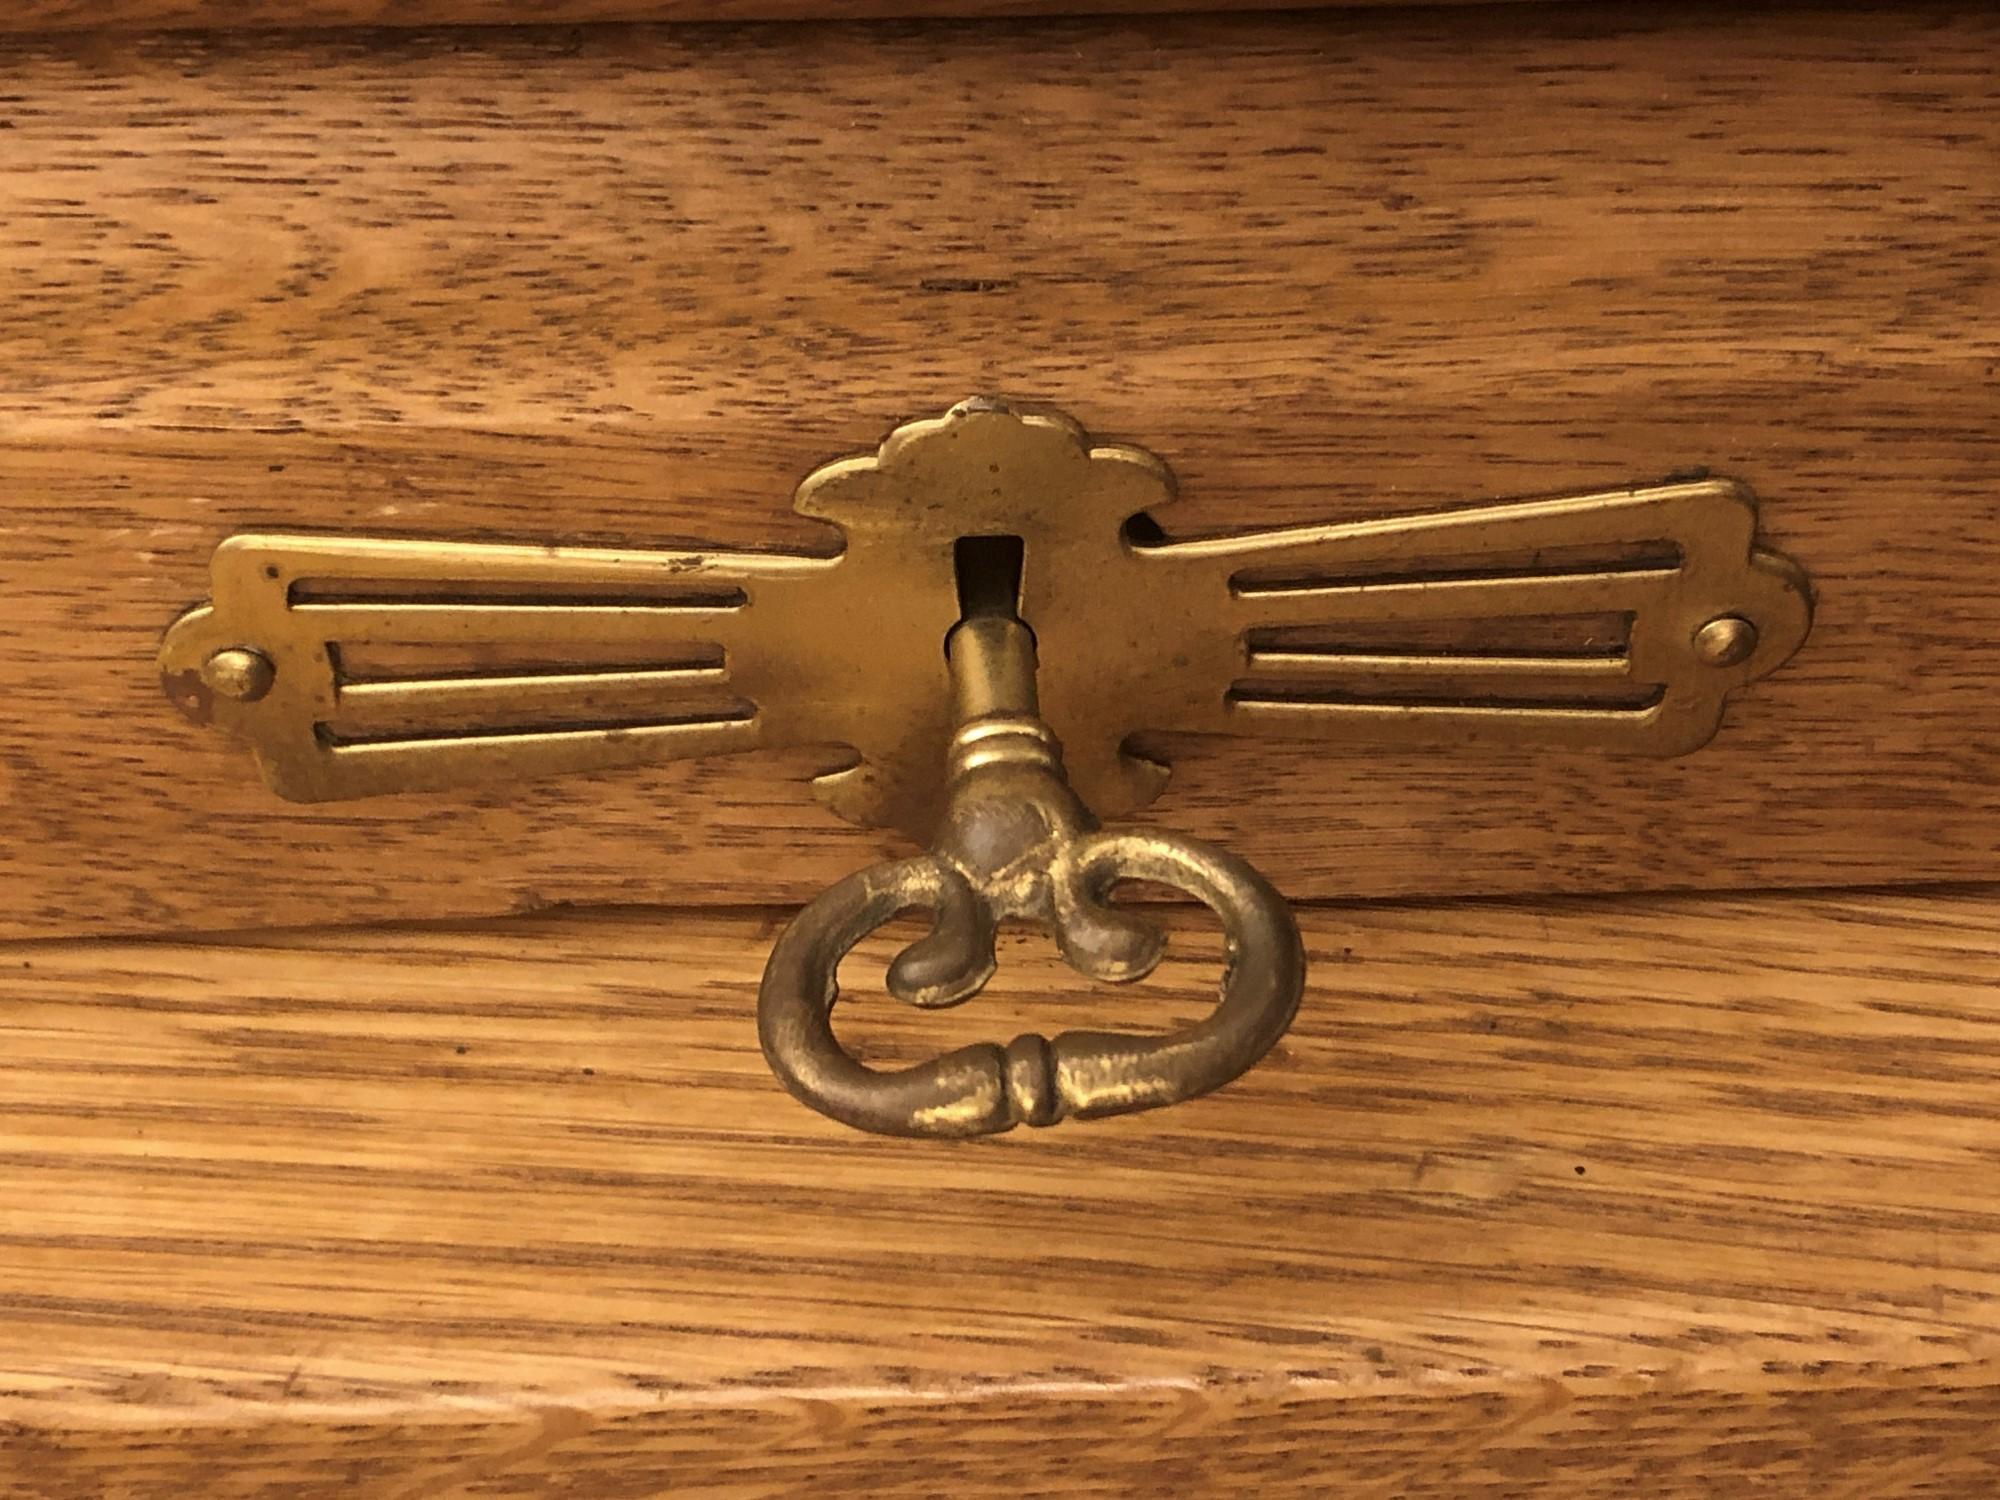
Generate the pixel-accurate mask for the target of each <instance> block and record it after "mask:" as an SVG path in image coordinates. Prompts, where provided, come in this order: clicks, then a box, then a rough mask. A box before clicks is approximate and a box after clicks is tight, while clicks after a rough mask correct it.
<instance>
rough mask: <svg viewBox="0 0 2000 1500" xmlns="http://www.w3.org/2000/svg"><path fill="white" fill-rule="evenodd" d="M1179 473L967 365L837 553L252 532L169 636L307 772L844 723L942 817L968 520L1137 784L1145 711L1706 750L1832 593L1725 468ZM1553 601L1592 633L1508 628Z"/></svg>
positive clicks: (479, 766) (344, 793)
mask: <svg viewBox="0 0 2000 1500" xmlns="http://www.w3.org/2000/svg"><path fill="white" fill-rule="evenodd" d="M1173 493H1174V485H1173V479H1172V476H1171V475H1170V474H1169V473H1168V471H1167V469H1166V467H1165V466H1164V465H1163V464H1162V463H1160V461H1159V460H1158V459H1156V458H1154V457H1153V456H1152V455H1150V454H1148V453H1145V452H1143V451H1142V450H1140V449H1137V448H1131V447H1125V446H1102V445H1099V446H1093V445H1092V444H1091V443H1090V441H1089V439H1088V438H1087V437H1086V436H1085V434H1084V433H1083V431H1082V430H1081V429H1080V428H1079V427H1077V426H1076V424H1075V423H1073V422H1071V421H1069V420H1068V419H1067V418H1065V417H1062V416H1059V415H1056V414H1054V413H1049V412H1027V411H1019V410H1015V409H1013V408H1010V407H1007V406H1004V405H1001V404H999V403H995V402H990V401H974V402H967V403H965V404H964V405H961V406H959V407H957V408H955V409H954V410H953V411H951V412H949V413H947V414H946V415H945V416H943V417H939V418H934V419H931V420H927V421H920V422H913V423H910V424H909V425H907V426H904V427H900V428H898V429H897V430H896V431H895V432H893V433H892V434H890V436H889V438H888V440H887V441H886V442H884V443H883V445H882V447H881V450H880V451H879V452H878V453H876V454H873V455H870V456H867V457H862V458H850V459H843V460H841V461H839V462H837V463H832V464H829V465H827V466H826V467H824V468H822V469H820V470H818V471H817V472H816V473H814V474H813V475H812V476H811V477H809V478H808V479H807V480H806V481H805V483H804V484H803V485H801V486H800V488H799V493H798V497H797V500H796V502H795V504H796V508H797V510H798V511H799V513H800V514H801V515H805V516H809V517H813V518H815V519H818V520H822V521H828V522H831V523H833V524H834V525H836V526H837V527H839V529H840V532H841V534H842V536H843V538H844V546H842V547H841V548H840V549H839V550H838V551H836V552H834V553H833V554H832V555H827V556H809V555H801V554H796V553H729V552H711V551H684V550H654V549H629V550H628V549H611V548H590V547H541V546H506V545H494V544H483V543H465V542H441V541H416V540H397V539H386V538H374V537H341V536H299V535H282V534H255V533H253V534H245V535H238V536H233V537H231V538H229V539H228V540H226V541H225V542H223V543H222V545H221V546H220V547H219V548H218V549H217V550H216V553H215V558H214V563H213V582H214V599H213V602H212V603H210V604H207V605H204V606H202V607H201V608H198V609H196V610H193V611H191V612H190V613H189V614H187V615H185V616H183V617H182V618H181V619H180V620H179V621H178V622H176V623H175V625H174V627H173V628H172V629H171V630H170V631H169V632H168V634H167V638H166V642H165V645H164V647H163V648H162V652H161V658H160V662H161V670H162V672H163V674H164V676H165V678H166V681H167V684H168V691H169V693H170V695H171V696H173V697H174V698H175V700H176V701H177V702H179V703H180V704H181V705H182V707H183V708H184V709H186V710H187V711H189V712H190V713H191V714H193V715H194V716H195V717H197V718H198V719H202V720H204V721H206V720H212V721H213V722H214V723H215V724H217V725H218V726H220V727H221V728H223V729H226V730H228V731H229V732H231V733H233V734H235V735H238V736H240V737H241V738H243V739H244V740H246V741H248V742H249V744H250V746H251V747H252V749H253V750H254V751H255V752H256V755H257V759H258V762H259V764H260V765H261V767H262V769H263V773H264V776H265V779H266V780H267V781H268V782H269V783H270V785H271V787H272V789H273V790H275V791H276V792H278V793H279V795H281V796H284V797H288V798H292V799H294V800H298V801H307V802H312V801H321V800H326V799H332V798H342V797H362V796H371V795H374V794H378V793H385V792H410V791H426V790H438V789H443V788H448V787H456V786H465V785H472V784H479V783H483V782H486V781H490V780H494V779H497V778H502V777H521V776H549V775H555V774H559V773H565V772H577V771H601V770H606V769H610V768H613V767H620V766H633V765H642V764H647V763H652V762H657V761H664V760H676V759H682V758H685V757H689V756H706V755H720V754H728V753H731V752H734V751H742V750H754V749H760V748H767V747H773V746H798V745H827V746H846V747H848V750H849V754H850V756H851V758H852V764H850V765H848V766H847V767H846V768H844V769H840V770H835V771H833V772H831V773H830V774H828V775H825V776H822V777H820V778H819V780H818V781H817V782H816V790H817V791H818V793H819V795H820V796H821V798H822V799H823V800H825V801H826V802H827V803H828V804H829V805H830V806H831V807H833V808H834V810H835V811H837V812H839V813H840V814H841V815H842V816H844V817H847V818H849V819H851V820H853V821H855V822H859V823H864V824H877V825H882V824H886V825H891V826H894V827H897V828H900V829H902V830H904V831H905V832H907V833H909V834H911V835H912V836H913V837H916V838H919V839H921V838H924V837H926V836H927V835H928V834H929V832H930V830H931V829H932V828H934V827H935V826H936V824H937V821H938V818H939V817H940V816H941V814H942V813H943V811H944V802H945V780H944V772H943V767H944V765H945V761H946V750H947V748H948V746H949V744H950V741H951V736H952V729H953V725H952V720H951V712H950V702H951V688H950V683H949V681H948V680H947V677H946V668H945V662H944V653H943V651H942V650H941V649H940V647H939V642H941V641H942V640H943V639H944V637H945V633H946V632H947V631H948V630H950V629H951V627H952V625H953V624H954V623H955V622H956V620H957V619H958V617H959V613H960V610H959V600H958V594H957V578H956V573H955V571H954V564H953V556H954V547H955V546H956V544H957V543H958V542H959V541H960V539H961V538H968V537H1013V538H1019V540H1020V543H1021V546H1022V548H1023V567H1022V573H1021V581H1020V595H1019V599H1018V607H1019V613H1020V615H1021V617H1022V618H1023V619H1025V620H1026V621H1027V622H1028V623H1029V625H1030V626H1031V628H1033V630H1034V631H1035V634H1036V637H1037V640H1038V642H1039V644H1040V651H1041V661H1042V666H1041V674H1040V689H1041V701H1042V712H1043V715H1044V717H1045V718H1046V719H1047V721H1048V723H1049V724H1050V726H1051V727H1052V728H1053V729H1054V731H1055V733H1056V734H1057V735H1058V736H1059V737H1060V738H1061V740H1062V742H1063V744H1064V746H1065V747H1066V760H1067V763H1068V768H1069V776H1070V780H1071V782H1072V784H1073V785H1074V786H1075V787H1076V789H1077V791H1078V793H1079V795H1081V796H1082V798H1083V799H1084V801H1085V802H1086V803H1087V804H1089V805H1090V806H1091V807H1093V808H1095V809H1097V810H1098V812H1100V813H1101V814H1103V815H1106V816H1117V815H1121V814H1124V813H1127V812H1130V811H1132V810H1133V809H1135V808H1138V807H1141V806H1143V805H1144V804H1145V803H1147V802H1148V801H1150V800H1151V799H1152V798H1153V797H1154V796H1155V795H1156V794H1157V793H1158V792H1159V791H1160V789H1161V787H1162V786H1163V785H1164V783H1165V780H1166V774H1167V773H1166V769H1165V768H1164V767H1163V766H1160V765H1158V764H1156V763H1153V762H1150V761H1147V760H1144V759H1141V758H1139V757H1138V756H1135V755H1133V754H1131V753H1129V752H1128V750H1127V748H1126V745H1127V741H1128V740H1129V739H1130V738H1131V737H1132V736H1133V735H1134V734H1135V733H1136V732H1137V731H1140V730H1175V731H1195V732H1200V733H1209V734H1231V735H1256V736H1261V737H1278V738H1289V739H1302V738H1303V739H1326V740H1333V741H1337V742H1340V743H1348V744H1356V743H1378V744H1389V745H1427V744H1435V743H1439V742H1454V741H1456V742H1464V743H1468V744H1478V745H1516V744H1545V745H1552V746H1556V747H1560V748H1567V749H1586V748H1590V749H1606V750H1622V751H1630V752H1636V753H1640V754H1649V755H1675V754H1681V753H1684V752H1686V751H1689V750H1693V749H1696V748H1698V747H1699V746H1701V745H1702V744H1704V743H1706V742H1707V740H1708V739H1709V738H1710V737H1711V736H1712V735H1713V734H1714V733H1715V731H1716V728H1717V726H1718V725H1719V724H1720V722H1721V718H1722V710H1723V703H1724V700H1725V699H1726V697H1727V696H1728V694H1729V693H1730V692H1732V691H1734V690H1735V689H1737V688H1739V687H1742V686H1743V685H1744V684H1746V683H1748V682H1751V681H1753V680H1754V679H1756V678H1759V677H1762V676H1764V675H1765V674H1767V673H1769V672H1771V671H1772V670H1773V669H1775V668H1776V667H1777V666H1778V665H1779V664H1780V663H1781V662H1783V661H1784V660H1785V659H1786V658H1787V657H1789V656H1790V655H1791V654H1792V652H1793V651H1795V650H1796V649H1797V648H1798V646H1799V643H1800V642H1801V641H1802V640H1804V638H1805V634H1806V629H1807V625H1808V623H1809V620H1810V605H1809V602H1808V592H1807V588H1806V580H1805V576H1804V574H1803V573H1802V572H1801V571H1800V570H1799V569H1798V568H1797V567H1796V566H1795V565H1794V564H1792V563H1791V562H1790V561H1789V560H1788V559H1786V558H1784V557H1782V556H1781V555H1779V554H1777V553H1775V552H1770V551H1766V550H1763V549H1760V548H1758V547H1757V546H1756V544H1755V533H1756V510H1755V507H1754V505H1753V503H1752V501H1751V498H1750V494H1749V492H1748V491H1747V490H1745V489H1744V488H1743V487H1742V486H1741V485H1738V484H1735V483H1732V482H1730V481H1728V480H1721V479H1704V480H1698V481H1693V482H1688V483H1674V484H1659V485H1644V486H1638V487H1635V488H1632V489H1625V490H1614V491H1610V492H1607V493H1600V494H1589V495H1572V496H1566V497H1560V498H1555V499H1545V500H1518V501H1509V502H1506V503H1503V504H1497V505H1479V506H1472V507H1469V508H1464V509H1459V510H1448V511H1440V512H1434V513H1428V514H1422V515H1414V516H1398V517H1390V518H1385V519H1381V520H1373V521H1361V522H1347V523H1342V524H1339V525H1329V526H1302V527H1294V528H1291V529H1287V530H1281V531H1261V532H1249V533H1244V534H1239V535H1232V536H1211V537H1202V538H1192V539H1187V540H1179V541H1167V540H1159V539H1157V533H1156V531H1155V530H1154V528H1153V527H1152V526H1151V523H1150V519H1149V518H1150V517H1151V516H1152V515H1153V514H1154V513H1156V512H1158V511H1160V510H1161V508H1162V507H1163V506H1165V505H1166V504H1167V503H1168V502H1169V501H1170V500H1171V499H1172V498H1173ZM1135 517H1136V518H1138V519H1137V520H1135V519H1134V518H1135ZM1524 619H1535V620H1539V621H1544V622H1547V623H1548V626H1549V627H1550V628H1551V629H1555V630H1557V631H1558V632H1559V633H1563V632H1566V635H1565V637H1564V638H1563V639H1561V640H1559V641H1558V642H1557V643H1556V644H1553V645H1550V644H1545V643H1541V642H1539V641H1538V642H1537V643H1536V644H1534V645H1533V646H1531V647H1526V648H1516V649H1510V650H1509V651H1507V652H1505V653H1496V652H1494V651H1493V650H1492V649H1491V648H1490V646H1488V645H1487V644H1486V640H1487V639H1488V638H1490V637H1491V635H1492V632H1493V631H1494V630H1495V629H1496V628H1497V627H1506V626H1508V625H1509V623H1510V622H1518V621H1521V620H1524ZM1724 620H1740V621H1742V622H1743V623H1744V624H1745V625H1747V626H1748V630H1747V632H1745V631H1739V630H1738V629H1737V627H1735V626H1733V625H1732V626H1726V627H1724V626H1722V625H1721V624H1720V623H1719V622H1722V621H1724ZM1718 631H1720V632H1722V633H1725V634H1727V635H1728V637H1729V642H1730V644H1728V646H1727V648H1726V649H1722V648H1720V647H1718V646H1717V645H1716V644H1715V643H1716V641H1717V634H1716V632H1718ZM1697 637H1699V639H1700V643H1698V642H1697ZM384 648H394V649H395V650H396V651H398V652H399V653H400V655H397V656H395V657H394V658H392V659H388V660H387V664H386V665H385V664H383V662H382V661H378V660H372V659H371V658H375V657H378V656H379V655H380V654H381V653H382V652H383V650H384ZM239 650H242V651H254V652H256V653H258V654H260V655H261V656H262V657H264V658H265V659H266V660H267V661H269V662H270V663H271V667H272V671H273V677H272V680H271V682H270V684H269V686H268V690H267V691H264V692H263V693H261V694H259V695H257V696H255V697H252V698H247V699H239V698H232V697H230V696H228V695H227V694H225V693H220V692H217V691H215V690H213V689H212V688H210V687H208V686H206V685H204V683H203V682H202V679H201V668H202V666H203V664H204V663H206V662H209V661H210V660H211V659H212V658H213V657H214V656H215V654H216V653H217V652H234V651H239ZM412 653H419V654H429V655H430V656H431V657H432V658H433V659H434V660H435V661H436V662H438V663H439V665H438V666H436V667H434V668H431V667H422V666H417V667H412V666H410V665H408V663H409V661H410V659H411V655H412Z"/></svg>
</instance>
